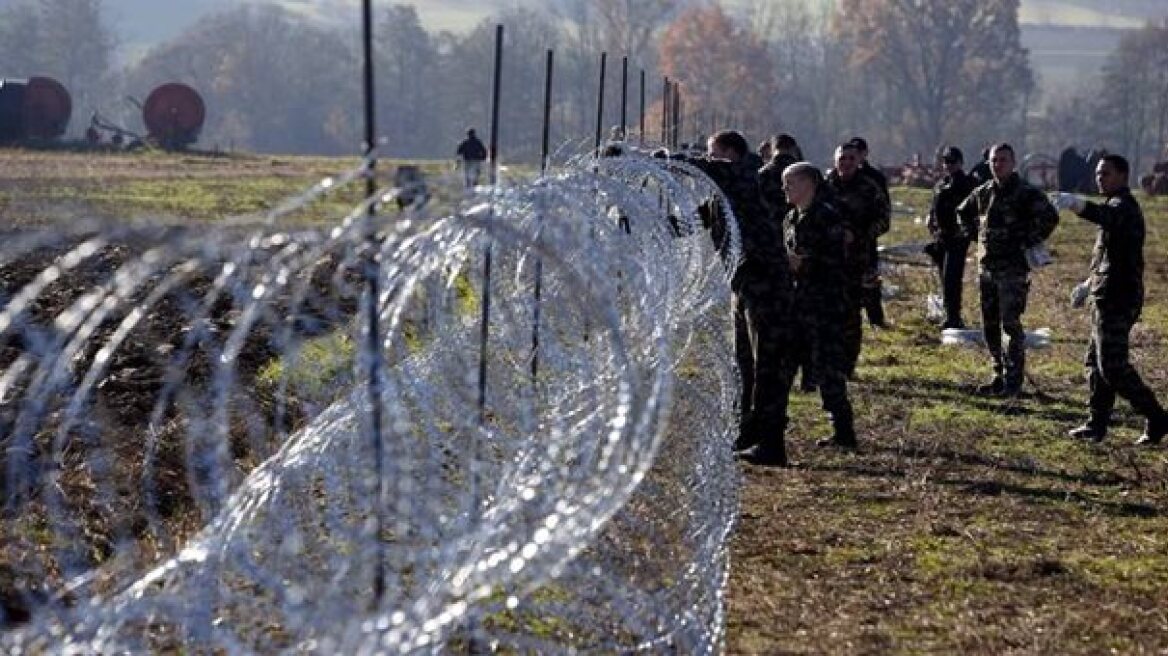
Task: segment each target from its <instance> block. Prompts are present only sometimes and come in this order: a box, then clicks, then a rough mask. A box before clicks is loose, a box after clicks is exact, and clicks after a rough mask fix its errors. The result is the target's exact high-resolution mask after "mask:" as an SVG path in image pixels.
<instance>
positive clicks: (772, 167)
mask: <svg viewBox="0 0 1168 656" xmlns="http://www.w3.org/2000/svg"><path fill="white" fill-rule="evenodd" d="M794 163H795V157H794V156H793V155H788V154H786V153H779V154H778V155H775V156H774V157H772V158H771V161H769V162H767V163H766V166H763V167H762V168H761V169H759V170H758V186H759V189H760V190H761V191H762V204H763V206H764V207H766V209H767V212H768V213H769V215H770V217H771V219H772V220H774V221H776V222H778V223H782V221H783V217H785V216H787V212H789V211H791V205H790V204H789V203H788V202H787V193H786V192H785V191H783V171H785V170H787V167H788V166H790V165H792V164H794Z"/></svg>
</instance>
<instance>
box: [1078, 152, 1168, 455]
mask: <svg viewBox="0 0 1168 656" xmlns="http://www.w3.org/2000/svg"><path fill="white" fill-rule="evenodd" d="M1129 174H1130V166H1129V165H1128V162H1127V160H1126V159H1124V158H1123V157H1120V156H1119V155H1105V156H1103V157H1102V158H1101V159H1100V160H1099V164H1098V165H1097V167H1096V170H1095V181H1096V183H1097V184H1098V186H1099V192H1100V193H1101V194H1103V195H1104V196H1106V197H1107V199H1106V200H1105V201H1104V202H1103V203H1089V202H1085V201H1084V200H1083V199H1082V198H1081V197H1079V196H1075V195H1074V194H1059V196H1058V201H1057V204H1058V205H1059V207H1063V208H1066V209H1071V210H1073V211H1074V212H1075V213H1076V214H1078V215H1079V216H1080V217H1082V218H1084V219H1086V220H1087V221H1090V222H1091V223H1094V224H1096V225H1098V226H1099V236H1098V237H1097V238H1096V239H1095V251H1094V253H1093V254H1092V257H1091V277H1090V279H1089V281H1088V283H1089V285H1090V294H1091V299H1092V306H1093V309H1092V314H1091V318H1092V327H1091V340H1090V342H1089V343H1088V345H1087V358H1086V363H1085V364H1086V365H1087V384H1088V386H1089V387H1090V390H1091V397H1090V400H1089V401H1088V406H1089V408H1090V416H1089V417H1088V419H1087V422H1086V423H1085V424H1083V425H1082V426H1079V427H1078V428H1074V429H1072V430H1071V431H1070V435H1071V437H1075V438H1078V439H1086V440H1091V441H1095V442H1099V441H1102V440H1103V438H1104V437H1106V436H1107V426H1108V423H1110V421H1111V411H1112V409H1113V408H1114V406H1115V397H1116V395H1119V396H1122V397H1123V398H1125V399H1127V401H1128V402H1129V403H1131V406H1132V408H1134V409H1135V410H1136V412H1138V413H1140V414H1142V415H1144V417H1146V418H1147V424H1146V429H1145V430H1144V434H1143V435H1142V436H1140V438H1139V440H1138V441H1137V444H1149V445H1150V444H1158V443H1159V442H1160V441H1161V440H1162V439H1163V438H1164V435H1165V433H1168V414H1166V413H1165V411H1164V408H1163V407H1161V405H1160V402H1159V401H1158V400H1157V399H1156V395H1155V394H1153V393H1152V390H1150V389H1148V386H1147V385H1145V384H1144V381H1143V380H1141V379H1140V375H1139V373H1137V372H1136V370H1135V368H1134V367H1132V365H1131V362H1130V361H1129V360H1128V336H1129V334H1130V333H1131V329H1132V326H1133V325H1134V324H1135V322H1136V321H1138V320H1139V318H1140V311H1141V310H1142V309H1143V305H1144V233H1145V226H1144V213H1143V212H1142V211H1141V210H1140V205H1139V203H1137V202H1136V199H1135V198H1133V197H1132V193H1131V189H1129V188H1128V176H1129Z"/></svg>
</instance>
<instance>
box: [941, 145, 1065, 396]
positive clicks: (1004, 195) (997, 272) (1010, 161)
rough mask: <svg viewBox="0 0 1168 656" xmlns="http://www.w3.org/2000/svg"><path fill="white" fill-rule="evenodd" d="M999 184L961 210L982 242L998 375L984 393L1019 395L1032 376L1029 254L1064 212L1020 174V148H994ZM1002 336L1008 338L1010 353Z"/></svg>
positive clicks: (965, 227) (988, 325)
mask: <svg viewBox="0 0 1168 656" xmlns="http://www.w3.org/2000/svg"><path fill="white" fill-rule="evenodd" d="M990 167H991V169H992V172H993V179H992V180H990V181H989V182H986V183H984V184H982V185H979V186H978V187H976V188H975V189H974V190H973V192H972V193H970V195H969V197H967V198H966V199H965V200H964V201H962V202H961V204H960V205H959V206H958V207H957V215H958V217H960V219H961V225H962V231H963V232H964V234H965V236H966V237H967V238H968V239H970V241H974V240H976V241H977V252H978V293H979V296H980V300H981V318H982V331H983V334H984V335H985V342H986V347H987V348H988V349H989V352H990V357H992V358H993V367H994V375H993V378H992V379H991V380H990V382H988V383H986V384H985V385H982V386H980V387H979V388H978V391H979V392H980V393H983V394H990V395H995V396H1018V395H1019V394H1020V393H1021V391H1022V382H1023V381H1024V380H1025V377H1026V331H1025V329H1024V328H1023V327H1022V314H1023V313H1024V312H1025V311H1026V297H1027V296H1028V295H1029V293H1030V264H1029V261H1028V258H1027V250H1028V249H1030V248H1033V247H1035V246H1038V245H1039V244H1041V243H1042V242H1044V241H1045V240H1046V239H1047V238H1048V237H1050V235H1051V233H1053V232H1054V229H1055V227H1056V226H1057V225H1058V221H1059V215H1058V210H1056V209H1055V208H1054V206H1053V205H1051V203H1050V201H1049V200H1048V199H1047V197H1046V195H1045V194H1043V193H1042V191H1040V190H1039V189H1038V188H1037V187H1035V186H1033V185H1031V184H1030V183H1028V182H1026V181H1025V180H1023V179H1022V177H1021V176H1019V175H1018V173H1017V172H1016V171H1015V170H1014V167H1015V159H1014V149H1013V148H1012V147H1011V146H1010V145H1009V144H1006V143H999V144H997V145H995V146H994V147H993V148H991V149H990ZM1002 333H1005V334H1006V337H1007V340H1008V341H1007V343H1006V348H1005V351H1003V350H1002Z"/></svg>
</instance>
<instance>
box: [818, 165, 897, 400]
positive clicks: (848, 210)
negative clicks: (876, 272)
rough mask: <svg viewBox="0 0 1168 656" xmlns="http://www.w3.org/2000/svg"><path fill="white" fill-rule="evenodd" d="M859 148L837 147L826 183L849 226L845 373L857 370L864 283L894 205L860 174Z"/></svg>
mask: <svg viewBox="0 0 1168 656" xmlns="http://www.w3.org/2000/svg"><path fill="white" fill-rule="evenodd" d="M859 166H860V155H859V151H858V150H857V149H856V147H855V146H854V145H852V144H851V143H846V144H843V145H841V146H840V147H838V148H836V150H835V168H834V169H832V170H831V171H830V172H829V173H828V174H827V186H828V189H830V191H831V192H832V195H833V198H834V200H833V204H834V205H835V206H836V207H837V208H838V209H839V212H840V214H841V215H843V218H844V223H845V224H846V226H847V237H848V246H847V259H846V260H845V263H844V267H845V270H846V272H847V280H848V300H849V301H850V302H851V304H850V305H849V307H848V312H847V315H846V316H845V318H844V349H845V351H844V352H845V356H846V357H845V364H846V367H845V373H846V374H847V375H848V376H849V377H850V376H852V375H853V374H854V373H855V370H856V363H857V362H858V361H859V359H860V348H861V345H862V343H863V339H864V329H863V315H862V312H863V303H862V301H863V294H864V285H865V283H866V282H867V281H868V280H869V277H870V276H871V275H872V272H873V269H874V267H875V262H874V261H873V260H872V255H873V254H874V253H875V244H876V238H877V237H879V236H880V235H882V234H884V233H885V232H888V226H889V219H890V217H891V213H892V208H891V207H890V206H889V203H888V197H887V196H886V195H884V192H883V191H881V190H880V187H879V186H878V185H877V184H876V183H875V182H872V180H870V179H868V178H867V177H864V176H862V175H860V174H859Z"/></svg>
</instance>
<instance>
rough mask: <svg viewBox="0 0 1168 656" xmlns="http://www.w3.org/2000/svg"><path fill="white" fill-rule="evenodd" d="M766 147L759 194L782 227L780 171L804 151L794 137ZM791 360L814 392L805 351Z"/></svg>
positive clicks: (785, 205)
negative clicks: (768, 153) (767, 152)
mask: <svg viewBox="0 0 1168 656" xmlns="http://www.w3.org/2000/svg"><path fill="white" fill-rule="evenodd" d="M767 143H769V144H770V145H771V151H772V153H773V154H772V156H771V159H770V161H768V162H767V163H766V165H765V166H763V167H762V168H761V169H759V171H758V184H759V188H760V189H761V190H762V203H763V205H764V206H766V209H767V212H768V215H769V217H770V219H771V220H772V221H774V222H775V223H776V224H778V225H782V223H783V219H784V218H785V217H786V216H787V212H789V211H790V210H791V205H790V204H789V203H788V202H787V194H786V193H785V192H784V191H783V171H785V170H786V169H787V167H788V166H790V165H792V164H794V163H795V162H800V161H803V151H802V150H800V149H799V142H797V141H795V137H792V136H791V135H789V134H787V133H785V132H784V133H782V134H777V135H775V136H773V137H771V138H770V139H768V140H767ZM791 356H792V357H796V358H798V359H799V365H798V367H796V369H802V370H803V377H802V378H801V379H800V383H799V385H800V387H801V388H802V389H803V391H804V392H814V391H815V390H816V386H817V383H816V382H815V374H814V373H813V372H812V370H811V361H810V358H809V357H808V354H807V353H806V352H805V351H803V352H792V353H791ZM794 373H795V372H794V371H793V372H792V379H791V380H792V381H794Z"/></svg>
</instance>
